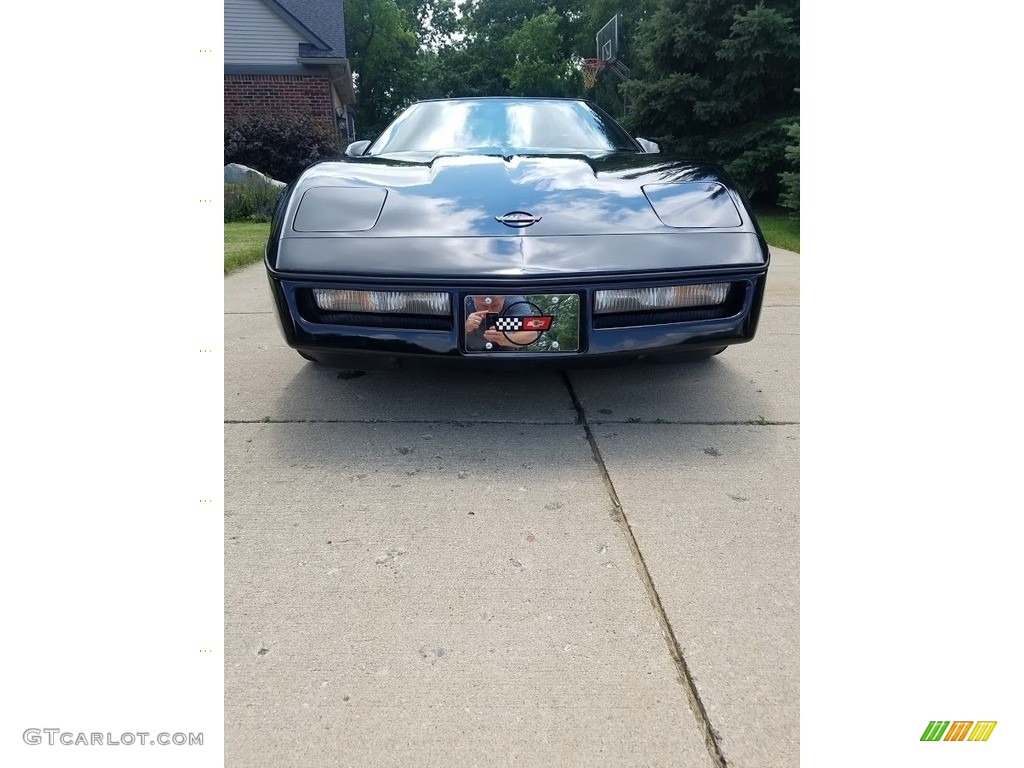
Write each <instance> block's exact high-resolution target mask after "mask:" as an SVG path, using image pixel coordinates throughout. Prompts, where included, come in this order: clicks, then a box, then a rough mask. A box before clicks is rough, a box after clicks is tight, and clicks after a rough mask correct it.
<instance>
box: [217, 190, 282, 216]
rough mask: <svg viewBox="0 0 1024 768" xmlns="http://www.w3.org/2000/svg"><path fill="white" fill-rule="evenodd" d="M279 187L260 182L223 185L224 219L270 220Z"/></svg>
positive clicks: (278, 194)
mask: <svg viewBox="0 0 1024 768" xmlns="http://www.w3.org/2000/svg"><path fill="white" fill-rule="evenodd" d="M280 195H281V188H278V187H275V186H273V185H271V184H264V183H262V182H255V181H254V182H244V183H241V184H225V185H224V221H270V217H271V215H272V214H273V213H274V204H275V203H276V202H277V198H278V197H280Z"/></svg>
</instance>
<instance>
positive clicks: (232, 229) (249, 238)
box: [224, 221, 270, 275]
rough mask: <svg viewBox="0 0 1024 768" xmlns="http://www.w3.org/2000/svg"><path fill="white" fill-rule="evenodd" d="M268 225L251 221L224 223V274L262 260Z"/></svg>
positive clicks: (267, 235)
mask: <svg viewBox="0 0 1024 768" xmlns="http://www.w3.org/2000/svg"><path fill="white" fill-rule="evenodd" d="M269 236H270V224H269V223H266V224H264V223H259V222H251V221H232V222H225V223H224V274H225V275H230V274H231V273H232V272H234V271H236V270H239V269H241V268H242V267H247V266H249V265H250V264H255V263H256V262H257V261H260V260H261V259H262V258H263V247H264V246H265V245H266V244H267V238H268V237H269Z"/></svg>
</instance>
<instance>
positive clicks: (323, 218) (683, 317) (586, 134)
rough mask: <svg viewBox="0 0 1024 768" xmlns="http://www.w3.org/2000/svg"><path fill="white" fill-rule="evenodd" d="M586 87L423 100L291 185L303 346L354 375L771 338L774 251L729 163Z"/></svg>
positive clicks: (708, 347) (631, 354)
mask: <svg viewBox="0 0 1024 768" xmlns="http://www.w3.org/2000/svg"><path fill="white" fill-rule="evenodd" d="M657 151H658V148H657V146H656V145H654V144H653V143H651V142H648V141H646V140H644V139H637V140H634V139H632V138H630V136H629V135H628V134H627V133H626V132H625V131H624V130H623V129H622V128H621V127H620V126H619V125H618V124H617V123H616V122H615V121H614V120H613V119H612V118H611V117H609V116H608V115H607V114H606V113H604V112H603V111H601V110H600V109H599V108H598V107H596V106H594V105H592V104H590V103H588V102H584V101H576V100H568V99H520V98H478V99H452V100H443V101H425V102H420V103H418V104H414V105H413V106H411V107H409V108H408V109H407V110H406V111H405V112H403V113H402V114H401V115H400V116H399V117H398V118H397V119H396V120H395V121H394V122H393V123H392V124H391V125H390V126H388V128H387V129H385V131H384V132H383V133H382V134H381V135H380V136H379V137H378V138H377V139H376V140H375V141H373V142H372V143H370V142H367V141H359V142H355V143H354V144H352V145H350V146H349V148H348V149H347V150H346V157H345V158H343V159H341V160H338V161H331V162H322V163H318V164H316V165H314V166H311V167H310V168H308V169H307V170H306V171H305V172H303V174H302V175H301V176H300V177H299V178H298V179H296V180H295V181H294V182H293V183H292V184H290V185H289V186H288V188H287V189H286V190H285V191H284V193H283V194H282V195H281V198H280V200H279V201H278V204H277V207H276V210H275V212H274V218H273V224H272V227H271V234H270V239H269V241H268V243H267V250H266V267H267V274H268V277H269V280H270V286H271V290H272V292H273V296H274V301H275V304H276V308H277V315H278V318H279V319H280V321H281V328H282V330H283V332H284V337H285V339H286V341H287V342H288V344H289V345H290V346H292V347H294V348H295V349H296V350H297V351H298V352H299V354H301V355H302V356H303V357H305V358H306V359H309V360H314V361H318V362H321V363H325V364H328V365H336V366H340V367H345V368H381V367H393V366H396V365H402V364H406V363H413V362H426V363H430V362H433V363H439V364H446V363H455V364H461V365H467V366H481V367H495V366H497V367H503V366H510V367H514V368H535V367H540V366H553V367H568V366H570V365H573V364H579V363H585V362H620V361H626V360H631V359H632V360H635V359H644V358H647V359H656V360H675V359H699V358H706V357H710V356H712V355H715V354H718V353H719V352H721V351H722V350H723V349H725V348H726V347H727V346H729V345H730V344H738V343H741V342H745V341H749V340H750V339H752V338H753V337H754V333H755V331H756V328H757V321H758V316H759V314H760V309H761V299H762V295H763V292H764V285H765V278H766V274H767V270H768V247H767V245H766V244H765V241H764V238H763V237H762V235H761V233H760V230H759V229H758V227H757V224H756V223H755V221H754V217H753V215H752V214H751V212H750V210H749V207H748V206H747V204H746V202H745V200H744V199H743V196H742V195H741V194H740V193H739V192H738V191H737V189H736V188H735V187H734V186H733V184H732V183H731V182H730V181H729V179H728V178H727V177H726V176H725V175H724V173H723V172H722V170H721V169H720V168H718V167H717V166H715V165H712V164H705V163H693V162H687V161H685V160H679V159H673V158H670V157H665V156H662V155H660V154H656V153H657Z"/></svg>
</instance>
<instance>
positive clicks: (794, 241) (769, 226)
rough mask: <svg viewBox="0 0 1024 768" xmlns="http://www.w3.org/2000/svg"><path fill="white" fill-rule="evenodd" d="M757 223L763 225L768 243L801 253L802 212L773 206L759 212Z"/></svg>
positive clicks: (762, 229) (762, 228)
mask: <svg viewBox="0 0 1024 768" xmlns="http://www.w3.org/2000/svg"><path fill="white" fill-rule="evenodd" d="M757 223H758V224H760V225H761V231H762V232H763V233H764V239H765V240H767V241H768V245H774V246H775V247H776V248H785V249H786V250H787V251H794V252H796V253H800V214H799V213H794V212H793V211H788V210H786V209H785V208H773V209H771V210H766V211H758V212H757Z"/></svg>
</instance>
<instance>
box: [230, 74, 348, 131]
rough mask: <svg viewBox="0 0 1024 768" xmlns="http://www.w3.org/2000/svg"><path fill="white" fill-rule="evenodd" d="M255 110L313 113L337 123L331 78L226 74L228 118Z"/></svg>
mask: <svg viewBox="0 0 1024 768" xmlns="http://www.w3.org/2000/svg"><path fill="white" fill-rule="evenodd" d="M253 112H263V113H277V114H281V113H284V114H290V115H303V116H309V117H313V118H314V119H316V120H317V121H318V122H319V121H322V122H323V124H324V125H325V126H327V127H329V128H334V127H335V123H334V104H333V102H332V100H331V84H330V81H329V80H328V79H327V78H326V77H320V76H317V75H224V119H225V120H226V121H230V120H231V118H232V117H239V116H241V115H244V114H251V113H253Z"/></svg>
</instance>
